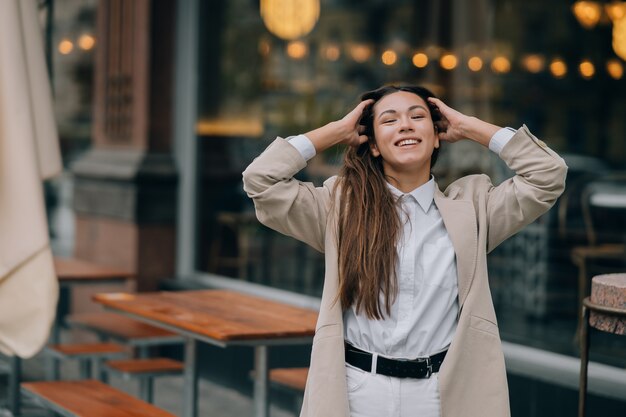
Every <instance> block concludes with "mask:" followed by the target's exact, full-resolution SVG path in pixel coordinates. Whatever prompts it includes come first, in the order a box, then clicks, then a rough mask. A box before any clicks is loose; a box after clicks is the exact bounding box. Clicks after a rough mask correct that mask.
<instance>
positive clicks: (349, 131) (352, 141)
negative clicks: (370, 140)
mask: <svg viewBox="0 0 626 417" xmlns="http://www.w3.org/2000/svg"><path fill="white" fill-rule="evenodd" d="M373 102H374V100H364V101H362V102H360V103H359V104H358V105H357V106H356V107H355V108H354V109H352V111H351V112H350V113H348V114H346V115H345V116H344V117H343V118H342V119H340V120H337V121H334V122H331V123H328V124H327V125H324V126H322V127H318V128H317V129H315V130H312V131H310V132H307V133H306V137H308V138H309V139H310V140H311V142H312V143H313V146H314V147H315V151H316V152H317V153H320V152H323V151H324V150H326V149H328V148H330V147H331V146H333V145H337V144H339V143H343V144H345V145H348V146H359V145H360V144H362V143H364V142H367V136H366V135H364V134H363V133H364V132H365V127H364V126H362V125H360V124H359V121H360V120H361V116H362V115H363V109H365V107H367V106H368V105H370V104H372V103H373Z"/></svg>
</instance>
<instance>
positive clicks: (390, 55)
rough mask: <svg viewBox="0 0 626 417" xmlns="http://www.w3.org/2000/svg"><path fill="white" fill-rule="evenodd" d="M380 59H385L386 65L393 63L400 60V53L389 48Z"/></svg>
mask: <svg viewBox="0 0 626 417" xmlns="http://www.w3.org/2000/svg"><path fill="white" fill-rule="evenodd" d="M380 60H381V61H383V64H385V65H393V64H395V63H396V61H397V60H398V54H396V53H395V52H394V51H392V50H391V49H387V50H386V51H385V52H383V54H382V55H381V57H380Z"/></svg>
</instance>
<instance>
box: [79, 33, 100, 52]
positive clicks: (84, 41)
mask: <svg viewBox="0 0 626 417" xmlns="http://www.w3.org/2000/svg"><path fill="white" fill-rule="evenodd" d="M95 44H96V38H94V37H93V36H91V35H89V34H84V35H81V37H80V38H78V46H80V49H82V50H84V51H89V50H90V49H92V48H93V47H94V45H95Z"/></svg>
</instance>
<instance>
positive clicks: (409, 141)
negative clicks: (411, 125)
mask: <svg viewBox="0 0 626 417" xmlns="http://www.w3.org/2000/svg"><path fill="white" fill-rule="evenodd" d="M419 143H422V140H421V139H402V140H399V141H398V142H396V143H395V144H394V145H395V146H398V147H400V148H401V147H403V146H411V145H417V144H419Z"/></svg>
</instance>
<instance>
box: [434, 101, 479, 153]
mask: <svg viewBox="0 0 626 417" xmlns="http://www.w3.org/2000/svg"><path fill="white" fill-rule="evenodd" d="M428 101H429V102H430V104H431V105H434V106H435V107H436V108H437V110H435V111H439V114H440V115H441V120H440V121H438V122H435V126H436V127H437V134H438V135H439V140H443V141H446V142H457V141H459V140H461V139H468V134H467V127H468V125H469V124H471V119H473V118H472V117H470V116H466V115H464V114H463V113H461V112H459V111H457V110H454V109H453V108H452V107H450V106H448V105H447V104H446V103H444V102H443V101H441V100H439V99H438V98H435V97H429V98H428Z"/></svg>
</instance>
